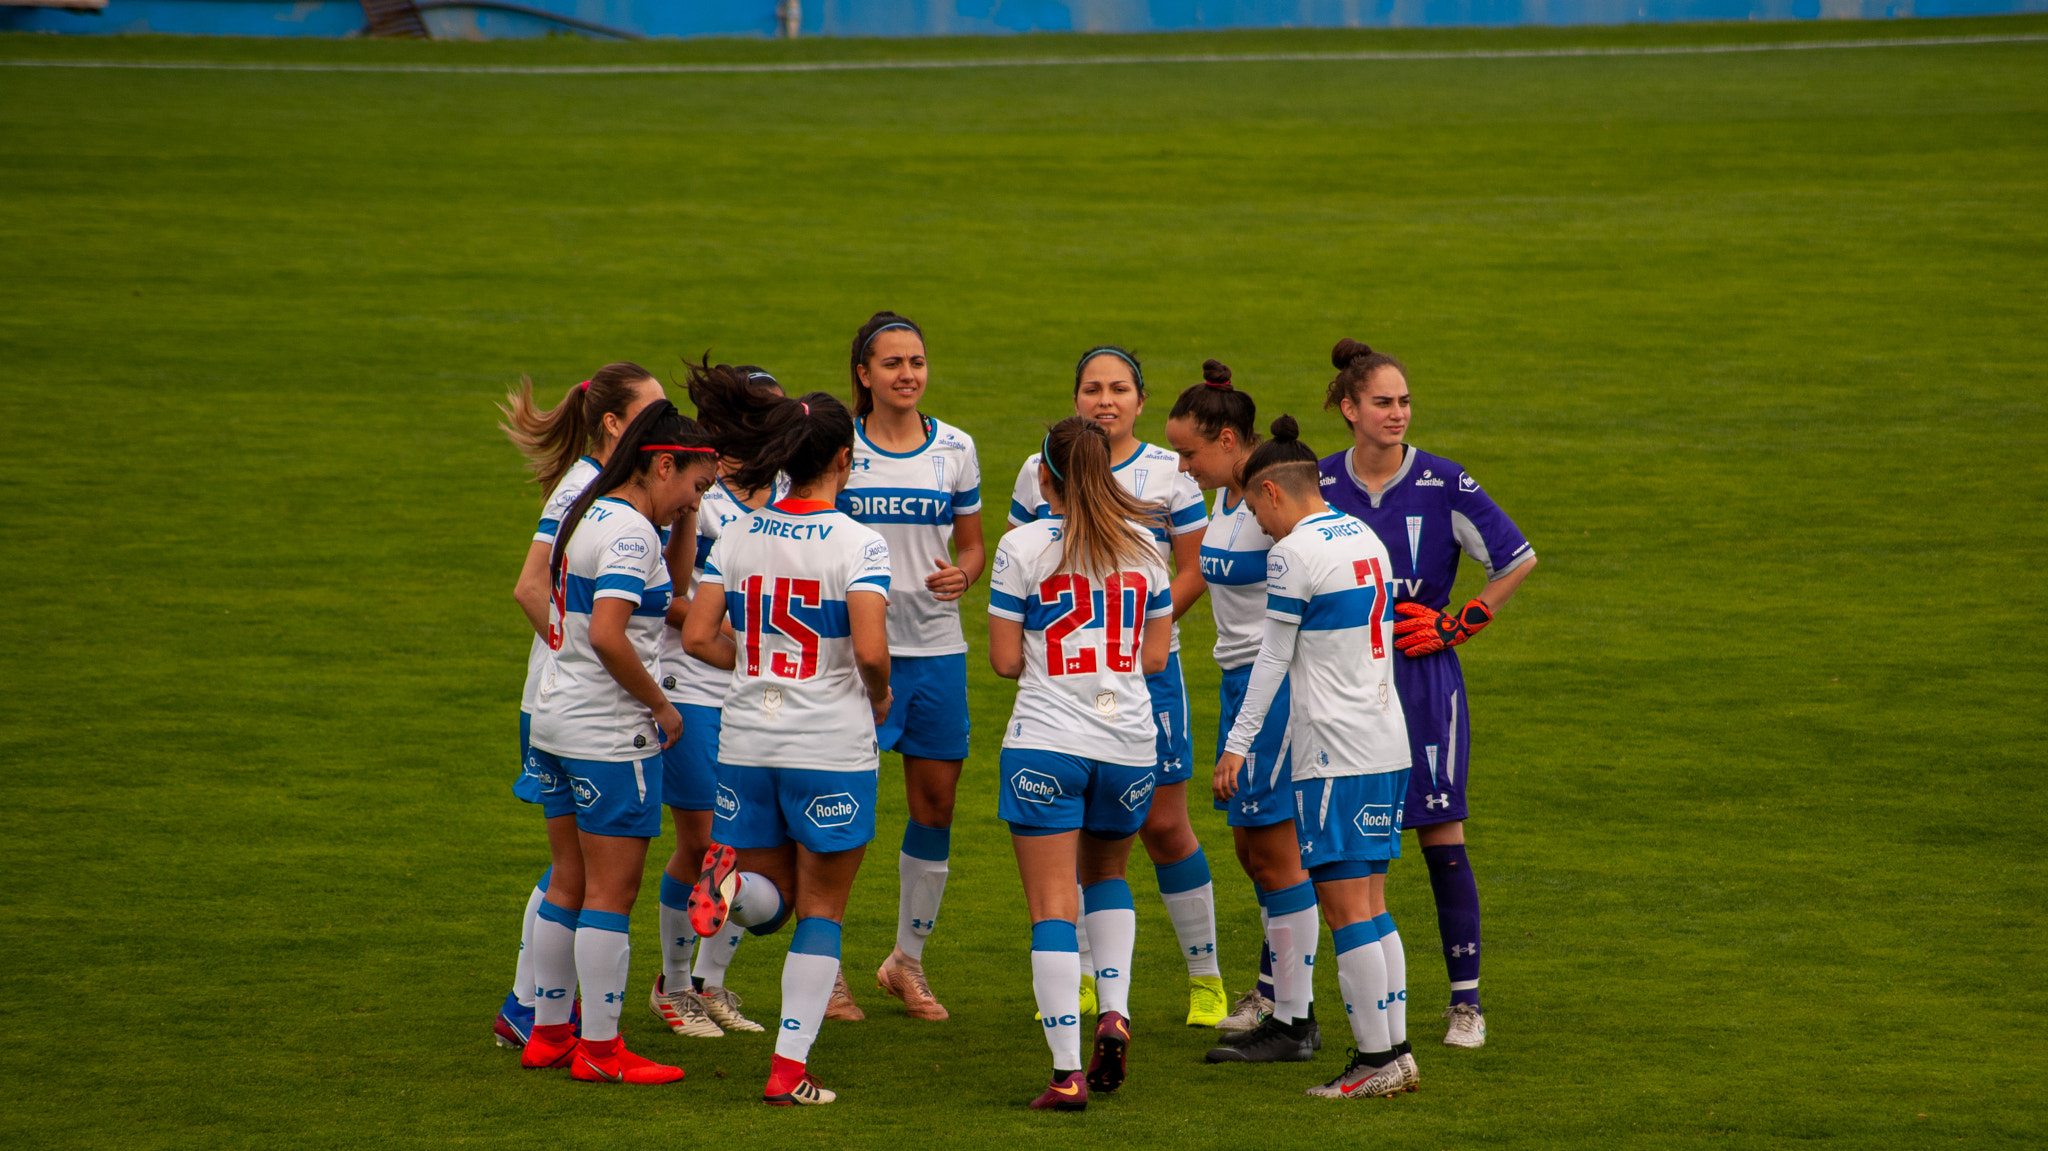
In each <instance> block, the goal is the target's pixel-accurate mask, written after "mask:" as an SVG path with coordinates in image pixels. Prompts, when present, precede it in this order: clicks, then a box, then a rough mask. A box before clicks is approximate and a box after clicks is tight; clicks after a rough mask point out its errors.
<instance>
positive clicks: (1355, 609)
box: [1301, 587, 1385, 631]
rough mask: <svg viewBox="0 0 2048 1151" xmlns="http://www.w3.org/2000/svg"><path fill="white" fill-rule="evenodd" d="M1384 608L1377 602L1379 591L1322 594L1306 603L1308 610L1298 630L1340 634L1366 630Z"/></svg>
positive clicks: (1363, 589)
mask: <svg viewBox="0 0 2048 1151" xmlns="http://www.w3.org/2000/svg"><path fill="white" fill-rule="evenodd" d="M1384 607H1385V605H1384V604H1382V603H1380V602H1379V589H1378V588H1371V587H1348V588H1344V589H1343V590H1341V591H1333V592H1324V593H1323V594H1321V595H1319V596H1316V597H1315V598H1314V599H1312V600H1310V601H1308V610H1307V611H1305V612H1303V613H1302V616H1301V630H1303V631H1341V630H1343V629H1344V628H1352V627H1365V626H1367V625H1369V624H1371V623H1372V621H1373V620H1374V619H1375V618H1378V617H1379V615H1380V612H1381V611H1382V610H1383V608H1384Z"/></svg>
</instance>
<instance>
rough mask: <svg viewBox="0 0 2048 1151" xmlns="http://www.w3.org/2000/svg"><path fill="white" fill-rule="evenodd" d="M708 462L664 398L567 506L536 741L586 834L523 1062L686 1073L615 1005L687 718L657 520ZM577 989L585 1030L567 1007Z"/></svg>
mask: <svg viewBox="0 0 2048 1151" xmlns="http://www.w3.org/2000/svg"><path fill="white" fill-rule="evenodd" d="M714 468H715V461H714V459H713V453H712V449H711V445H710V444H709V442H708V441H707V439H706V437H704V436H703V435H702V434H701V433H700V432H699V431H698V430H697V427H696V424H695V423H694V422H693V421H691V420H689V419H687V418H685V417H684V416H683V415H682V414H681V413H680V412H677V411H676V408H675V405H674V404H671V403H669V402H668V401H667V400H656V401H655V402H654V403H652V404H650V405H648V406H647V408H646V410H644V411H642V412H641V413H640V415H639V416H637V417H635V418H634V420H633V422H632V423H631V424H629V425H627V427H626V430H625V432H624V433H623V434H622V435H621V436H620V437H619V442H618V447H617V449H616V450H615V451H614V452H613V453H612V455H611V458H610V459H609V460H607V461H606V463H605V466H604V470H602V471H600V472H599V473H598V474H597V476H596V478H594V479H592V480H591V482H590V485H589V486H588V487H586V488H585V489H584V491H583V494H582V495H580V496H577V497H576V501H575V502H574V503H572V504H571V505H570V506H569V508H568V510H567V511H566V512H564V513H563V516H562V525H561V532H560V534H559V535H558V536H557V537H556V539H555V547H554V551H553V554H552V557H551V559H550V561H549V568H550V571H551V572H552V576H553V578H552V581H551V582H552V584H553V594H552V597H551V598H552V600H553V606H552V609H551V611H550V613H549V621H548V648H549V651H548V658H547V661H546V663H545V665H544V666H543V667H542V668H541V676H540V681H541V682H540V693H539V698H538V701H537V704H536V706H535V709H534V714H533V750H532V753H531V754H532V757H533V763H534V767H535V769H536V774H538V775H539V777H540V778H541V779H542V780H543V781H544V783H545V787H544V789H543V791H542V793H541V805H542V810H543V811H545V812H546V813H547V815H548V817H549V818H550V819H557V818H563V817H567V818H569V819H571V820H573V821H574V826H575V830H576V836H575V838H574V840H572V841H571V842H569V843H567V844H564V845H561V847H562V850H560V851H559V852H558V854H557V855H556V857H555V877H554V880H553V882H552V883H550V884H549V885H548V892H547V898H546V899H545V900H543V901H542V903H541V909H540V922H539V923H537V924H536V925H535V927H534V955H533V972H534V982H535V985H536V992H537V995H538V997H539V1002H538V1005H537V1008H536V1013H535V1018H534V1026H533V1033H532V1035H531V1036H530V1037H529V1038H528V1039H527V1042H526V1047H525V1049H524V1050H523V1051H522V1052H521V1054H520V1062H521V1064H522V1065H523V1066H526V1067H529V1068H541V1067H561V1066H565V1065H566V1066H567V1067H568V1068H569V1073H570V1074H571V1075H573V1076H574V1077H576V1078H578V1079H586V1080H590V1081H592V1082H610V1083H650V1084H653V1083H673V1082H675V1081H676V1080H678V1079H681V1078H682V1077H683V1072H682V1070H681V1069H680V1068H675V1067H668V1066H664V1065H662V1064H659V1063H653V1062H650V1061H649V1060H646V1059H642V1058H641V1057H639V1056H637V1055H635V1054H633V1053H632V1052H630V1051H628V1050H626V1047H625V1043H624V1041H623V1040H621V1039H620V1037H619V1011H620V1008H621V1007H622V1006H623V1005H624V1003H625V998H626V972H627V966H628V962H629V959H630V954H631V949H630V947H629V946H628V943H627V927H628V922H629V917H630V916H631V914H632V911H633V903H634V900H635V899H636V898H637V896H638V895H639V891H640V875H641V872H642V870H643V868H644V867H645V865H646V862H647V841H648V840H649V839H651V838H653V837H654V836H656V835H659V834H661V806H662V804H661V784H662V778H661V760H660V749H661V748H664V747H667V746H668V745H670V744H672V743H674V742H675V740H676V737H677V736H678V735H680V734H681V733H682V726H683V722H682V717H681V716H680V715H678V714H677V713H676V709H675V706H674V705H673V704H671V703H669V701H668V698H667V697H666V696H664V695H663V694H662V690H661V685H660V684H659V683H658V682H656V678H657V676H658V674H659V671H660V668H661V651H660V645H661V628H662V621H663V619H664V618H665V617H666V616H667V614H668V601H669V594H670V591H671V586H672V585H671V582H670V580H669V575H668V565H667V564H666V563H665V562H664V560H663V559H662V540H661V530H660V528H658V527H657V526H656V525H658V524H667V523H673V522H675V520H676V518H677V517H678V516H680V515H682V514H683V513H684V512H686V511H690V510H693V509H694V508H695V507H696V506H697V501H698V498H699V497H700V496H701V495H702V494H703V492H704V489H705V488H707V487H709V486H710V485H711V481H712V478H713V476H714V475H715V471H714ZM572 879H573V880H574V882H572ZM578 987H581V988H582V989H583V992H584V996H583V998H584V1000H585V1001H586V1002H585V1005H584V1012H583V1022H582V1034H581V1037H580V1038H578V1036H577V1035H576V1034H574V1033H573V1031H572V1025H571V1023H570V1020H569V1012H570V1004H571V1003H572V1002H573V1001H574V993H575V991H576V989H577V988H578Z"/></svg>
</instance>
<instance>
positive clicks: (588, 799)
mask: <svg viewBox="0 0 2048 1151" xmlns="http://www.w3.org/2000/svg"><path fill="white" fill-rule="evenodd" d="M569 791H570V793H571V794H573V795H574V796H575V797H576V806H578V807H580V808H583V809H584V810H586V811H587V810H589V809H590V808H592V807H595V806H596V805H597V801H598V800H600V799H603V798H604V793H603V792H601V791H599V790H597V785H596V784H594V783H592V782H590V781H589V780H587V779H585V778H583V777H582V776H580V775H572V776H570V777H569Z"/></svg>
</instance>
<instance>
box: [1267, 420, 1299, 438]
mask: <svg viewBox="0 0 2048 1151" xmlns="http://www.w3.org/2000/svg"><path fill="white" fill-rule="evenodd" d="M1273 438H1274V439H1276V440H1279V441H1280V442H1282V443H1287V442H1289V441H1291V440H1298V439H1300V438H1301V425H1300V424H1298V423H1296V422H1295V420H1294V417H1293V416H1281V417H1280V418H1279V419H1277V420H1274V421H1273Z"/></svg>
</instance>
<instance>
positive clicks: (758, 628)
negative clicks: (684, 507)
mask: <svg viewBox="0 0 2048 1151" xmlns="http://www.w3.org/2000/svg"><path fill="white" fill-rule="evenodd" d="M698 588H699V594H701V595H713V594H718V593H719V592H723V593H724V595H725V605H726V615H727V617H728V618H729V619H730V620H731V621H732V629H733V633H734V637H735V641H736V642H737V644H738V647H739V652H738V658H737V659H736V660H735V661H734V663H733V670H732V674H731V677H730V678H729V680H728V681H727V686H726V691H725V700H724V708H725V714H724V716H723V718H722V721H721V731H720V734H719V742H718V761H719V762H720V763H727V764H732V765H734V766H741V767H800V768H806V769H808V770H811V771H876V770H878V769H879V768H880V766H881V753H880V751H879V750H878V749H877V747H876V745H875V718H874V712H873V710H872V709H871V708H870V707H869V704H868V691H867V685H866V684H865V683H863V682H862V681H861V678H860V669H859V668H858V667H856V666H855V664H854V660H853V631H852V628H851V626H850V620H849V619H848V616H847V610H846V597H847V595H848V594H849V593H851V592H856V591H863V592H879V593H880V594H881V595H883V596H884V597H886V596H887V595H888V594H889V544H888V542H887V541H885V540H884V539H882V537H881V536H880V535H879V534H877V533H876V532H875V531H874V529H872V528H868V527H863V526H862V525H860V524H857V523H855V522H854V521H853V520H852V518H850V517H849V516H847V515H846V514H845V513H843V512H840V511H837V510H835V509H834V508H833V507H832V506H831V505H829V504H826V503H823V502H821V501H816V500H780V501H777V502H776V503H773V504H770V505H769V506H767V507H765V508H762V509H761V510H760V511H758V512H755V513H754V514H753V516H752V517H751V518H749V519H746V520H744V521H740V522H738V523H735V524H734V525H733V530H732V531H730V532H727V533H726V534H724V535H722V536H720V537H719V538H718V542H717V543H716V544H713V545H712V548H711V557H710V559H709V560H707V561H706V562H705V565H704V575H703V577H702V582H701V583H700V584H699V585H698Z"/></svg>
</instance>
